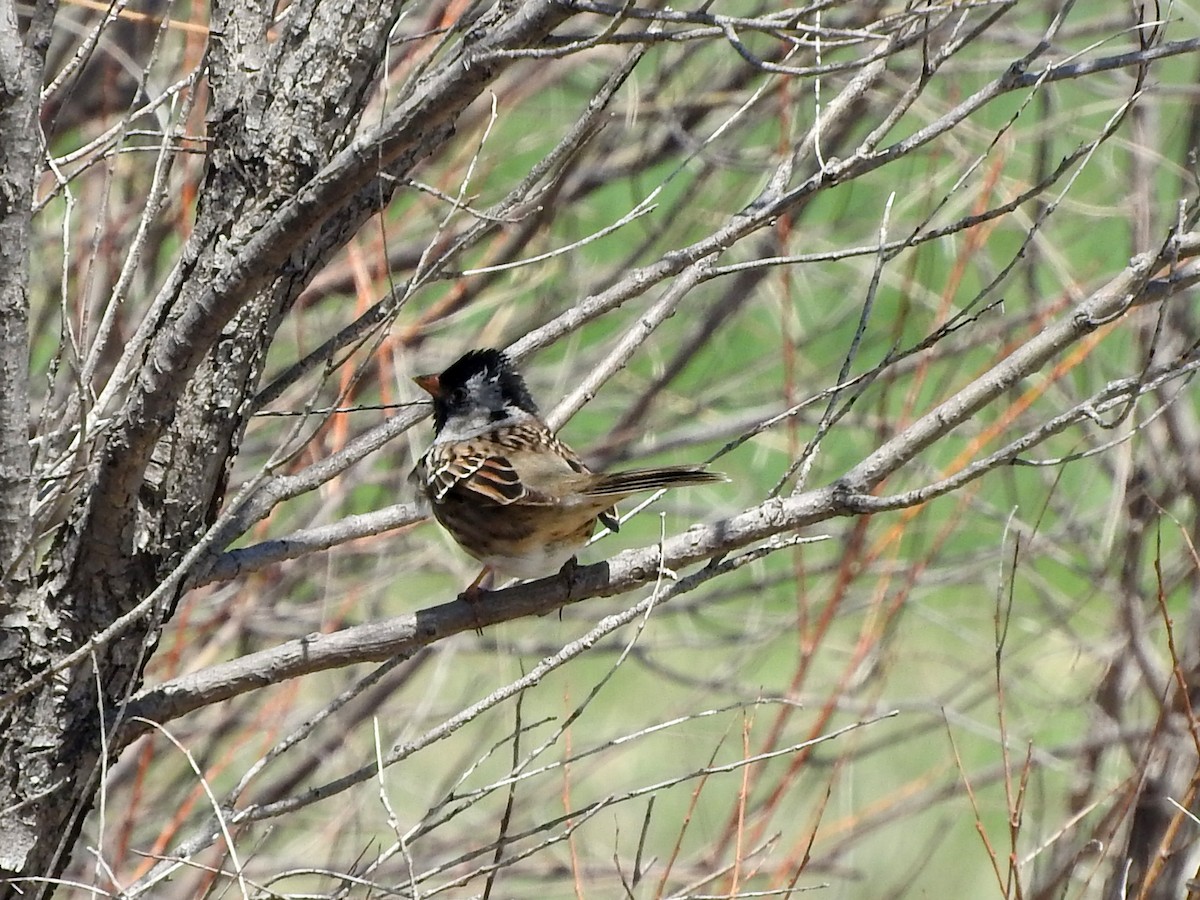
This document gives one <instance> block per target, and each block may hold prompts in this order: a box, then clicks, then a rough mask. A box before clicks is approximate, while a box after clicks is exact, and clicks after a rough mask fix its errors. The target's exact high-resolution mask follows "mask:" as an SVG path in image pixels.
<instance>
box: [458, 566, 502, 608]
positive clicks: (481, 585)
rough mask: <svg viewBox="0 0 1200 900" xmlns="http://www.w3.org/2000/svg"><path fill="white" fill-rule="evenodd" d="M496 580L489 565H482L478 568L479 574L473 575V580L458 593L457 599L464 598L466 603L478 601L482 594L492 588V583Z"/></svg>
mask: <svg viewBox="0 0 1200 900" xmlns="http://www.w3.org/2000/svg"><path fill="white" fill-rule="evenodd" d="M495 582H496V573H495V572H494V571H493V570H492V567H491V566H484V567H483V568H482V569H480V570H479V574H478V575H476V576H475V580H474V581H472V582H471V583H470V584H468V585H467V587H466V589H465V590H463V592H462V593H461V594H459V595H458V599H459V600H465V601H466V602H467V603H478V602H479V601H480V600H482V599H483V595H484V594H486V593H487V592H488V591H490V590H491V589H492V585H493V584H495Z"/></svg>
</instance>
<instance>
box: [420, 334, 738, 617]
mask: <svg viewBox="0 0 1200 900" xmlns="http://www.w3.org/2000/svg"><path fill="white" fill-rule="evenodd" d="M413 380H414V381H416V383H417V384H418V385H420V386H421V388H423V389H424V390H425V391H427V392H428V393H429V395H430V396H431V397H432V398H433V433H434V439H433V444H432V446H430V448H429V449H428V450H427V451H426V452H425V455H424V456H422V457H421V459H420V461H419V462H418V463H417V467H416V469H414V470H413V473H412V476H411V477H412V479H413V480H414V481H415V482H416V483H417V486H418V489H419V490H420V491H422V492H423V493H424V494H425V495H426V496H427V497H428V498H429V501H430V505H431V507H432V508H433V515H434V517H435V518H436V519H437V520H438V521H439V522H440V523H441V524H442V527H443V528H445V529H446V530H447V531H448V532H450V536H451V537H453V538H454V540H456V541H457V542H458V543H459V545H460V546H461V547H462V548H463V549H464V550H466V551H467V553H469V554H471V556H473V557H475V559H477V560H479V561H480V562H481V563H483V565H484V570H483V571H482V572H481V573H480V575H479V577H478V578H476V579H475V582H474V583H473V584H472V585H471V586H470V587H469V588H467V591H466V593H465V596H467V597H468V598H478V596H479V592H481V591H482V590H484V589H486V588H488V587H490V586H491V579H492V573H493V572H495V573H499V574H502V575H509V576H515V577H517V578H540V577H542V576H544V575H550V574H553V573H554V572H557V571H559V569H561V568H562V567H563V566H564V565H566V564H567V563H569V562H570V561H571V560H572V559H573V558H574V556H575V554H576V553H577V552H578V551H579V550H580V549H581V548H582V547H583V546H584V544H586V543H587V541H588V538H590V537H591V536H592V532H593V531H594V530H595V527H596V523H597V521H600V522H603V523H604V524H605V525H607V526H608V527H609V528H612V529H613V530H614V531H615V530H616V526H617V520H616V516H615V512H616V510H615V508H614V505H615V504H616V503H617V502H618V501H619V500H621V499H623V498H625V497H628V496H630V495H631V494H636V493H639V492H641V491H655V490H658V489H659V488H669V487H683V486H685V485H695V484H711V483H713V482H717V481H728V480H729V479H727V478H726V477H725V476H724V475H721V474H719V473H716V472H709V471H706V470H705V469H704V468H703V467H702V466H663V467H658V468H650V469H631V470H629V471H625V472H611V473H603V472H593V471H591V470H590V469H588V467H587V466H585V465H584V464H583V462H582V461H581V460H580V459H579V457H578V456H577V455H576V454H575V452H574V451H573V450H571V448H570V447H568V446H567V445H566V444H564V443H563V442H562V441H560V440H559V439H558V438H556V437H555V436H554V434H553V433H552V432H551V431H550V429H549V427H548V426H547V425H546V423H545V422H543V421H542V420H541V418H540V417H539V416H538V410H537V405H536V404H535V403H534V402H533V398H532V397H530V396H529V391H528V390H527V389H526V388H525V382H524V381H523V380H522V378H521V376H520V375H519V374H518V373H517V371H516V369H514V368H513V365H512V362H511V361H510V360H509V358H508V357H507V356H505V355H504V354H503V353H502V352H500V351H499V350H472V351H470V352H468V353H466V354H465V355H464V356H463V357H462V358H460V359H459V360H458V361H457V362H455V363H454V364H453V365H451V366H450V368H448V369H446V371H444V372H442V373H441V374H440V375H421V376H418V377H417V378H415V379H413Z"/></svg>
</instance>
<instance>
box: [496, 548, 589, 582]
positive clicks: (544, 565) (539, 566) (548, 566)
mask: <svg viewBox="0 0 1200 900" xmlns="http://www.w3.org/2000/svg"><path fill="white" fill-rule="evenodd" d="M578 549H579V545H578V544H577V543H575V542H561V543H560V542H555V543H552V544H549V545H543V546H540V547H536V548H533V549H530V550H528V551H526V552H525V553H521V554H519V555H513V556H479V557H477V559H478V560H479V561H480V562H481V563H483V564H484V565H485V566H489V567H491V568H493V569H495V570H496V571H497V572H499V573H500V574H501V575H508V576H511V577H513V578H544V577H546V576H547V575H553V574H554V573H555V572H557V571H558V570H559V569H561V568H562V567H563V566H564V565H565V564H566V562H567V560H569V559H570V558H571V557H572V556H574V555H575V551H576V550H578Z"/></svg>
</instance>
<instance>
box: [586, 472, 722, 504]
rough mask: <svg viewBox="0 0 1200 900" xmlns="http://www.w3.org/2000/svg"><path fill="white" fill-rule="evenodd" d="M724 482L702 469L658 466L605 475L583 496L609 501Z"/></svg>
mask: <svg viewBox="0 0 1200 900" xmlns="http://www.w3.org/2000/svg"><path fill="white" fill-rule="evenodd" d="M728 480H729V479H728V478H727V477H726V476H725V475H723V474H721V473H720V472H709V471H708V470H707V469H705V468H704V467H703V466H659V467H657V468H652V469H629V470H628V471H625V472H610V473H607V474H605V475H602V476H600V477H599V478H598V479H597V480H596V481H595V482H594V483H593V484H591V485H589V487H588V489H587V493H588V494H589V495H591V496H593V497H609V496H616V495H619V494H633V493H637V492H638V491H657V490H658V489H659V488H673V487H687V486H689V485H697V484H714V483H716V482H719V481H728Z"/></svg>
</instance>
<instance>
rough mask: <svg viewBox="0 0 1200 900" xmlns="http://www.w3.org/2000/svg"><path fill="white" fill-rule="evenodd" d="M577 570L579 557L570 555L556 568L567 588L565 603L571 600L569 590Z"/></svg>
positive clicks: (559, 609)
mask: <svg viewBox="0 0 1200 900" xmlns="http://www.w3.org/2000/svg"><path fill="white" fill-rule="evenodd" d="M578 570H579V557H577V556H572V557H571V558H570V559H568V560H567V561H566V562H565V563H563V565H562V568H561V569H559V570H558V574H559V575H560V576H562V580H563V584H564V585H566V588H567V600H566V602H567V603H570V602H571V590H572V588H574V586H575V573H576V572H577V571H578ZM558 617H559V618H560V619H561V618H562V607H561V606H560V607H559V608H558Z"/></svg>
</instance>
